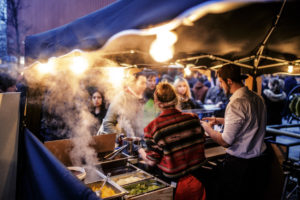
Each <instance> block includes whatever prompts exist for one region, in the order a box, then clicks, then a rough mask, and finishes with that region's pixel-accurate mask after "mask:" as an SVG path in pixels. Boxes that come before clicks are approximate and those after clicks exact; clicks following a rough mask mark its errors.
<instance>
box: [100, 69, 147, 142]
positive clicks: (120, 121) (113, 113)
mask: <svg viewBox="0 0 300 200" xmlns="http://www.w3.org/2000/svg"><path fill="white" fill-rule="evenodd" d="M146 87H147V78H146V75H145V73H143V72H141V71H137V72H136V71H134V70H133V69H132V70H131V71H130V72H129V75H128V77H127V79H126V83H125V85H124V89H123V90H122V91H121V92H120V94H119V95H117V96H116V97H115V98H114V100H113V101H112V102H111V104H110V106H109V108H108V110H107V113H106V116H105V118H104V119H103V122H102V126H101V130H100V131H101V132H102V133H103V134H110V133H117V134H118V135H120V134H124V135H125V136H126V137H129V138H135V137H139V138H140V137H143V134H144V132H143V113H144V104H145V100H144V96H143V94H144V91H145V89H146Z"/></svg>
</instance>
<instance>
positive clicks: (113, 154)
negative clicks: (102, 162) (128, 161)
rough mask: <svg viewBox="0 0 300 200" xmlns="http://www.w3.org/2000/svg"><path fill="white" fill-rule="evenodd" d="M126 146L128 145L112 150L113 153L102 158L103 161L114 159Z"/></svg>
mask: <svg viewBox="0 0 300 200" xmlns="http://www.w3.org/2000/svg"><path fill="white" fill-rule="evenodd" d="M127 146H128V144H126V145H124V146H122V147H120V148H119V149H116V150H114V151H113V152H111V153H109V154H107V155H106V156H104V159H107V160H112V159H113V158H114V157H116V155H118V154H119V153H120V152H121V151H123V150H124V149H125V148H126V147H127Z"/></svg>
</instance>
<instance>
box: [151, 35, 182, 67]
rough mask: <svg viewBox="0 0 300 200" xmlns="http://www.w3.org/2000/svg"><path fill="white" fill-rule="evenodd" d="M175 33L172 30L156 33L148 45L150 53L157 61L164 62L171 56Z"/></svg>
mask: <svg viewBox="0 0 300 200" xmlns="http://www.w3.org/2000/svg"><path fill="white" fill-rule="evenodd" d="M176 41H177V35H176V34H175V33H173V32H170V31H167V32H161V33H158V34H157V37H156V40H154V41H153V42H152V44H151V46H150V55H151V56H152V57H153V59H154V60H156V61H158V62H165V61H167V60H170V59H172V58H173V54H174V47H173V45H174V44H175V42H176Z"/></svg>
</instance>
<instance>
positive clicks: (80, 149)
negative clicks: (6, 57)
mask: <svg viewBox="0 0 300 200" xmlns="http://www.w3.org/2000/svg"><path fill="white" fill-rule="evenodd" d="M92 55H93V54H92ZM76 56H78V55H75V57H74V55H72V56H69V57H68V56H66V57H65V58H61V59H52V60H50V61H49V62H48V63H44V64H41V63H35V64H34V65H32V66H31V67H30V68H28V69H26V71H25V73H24V75H25V78H26V80H27V82H28V85H29V87H30V88H31V89H33V90H39V91H42V92H41V95H40V98H43V111H44V115H43V119H42V123H43V124H44V128H45V129H47V128H48V130H54V131H52V132H51V134H55V136H56V137H58V138H59V137H61V136H65V137H67V138H72V139H73V140H72V141H73V145H74V148H73V149H72V150H71V152H70V158H71V161H72V165H76V166H82V165H86V166H90V168H91V167H92V166H94V165H95V164H96V163H97V162H98V158H97V153H96V152H95V150H94V149H93V148H92V147H91V146H90V145H91V144H93V137H92V135H95V134H96V133H92V132H91V127H92V126H93V125H94V124H96V123H97V121H96V120H97V119H95V118H94V116H93V115H92V114H91V112H90V94H89V93H88V90H87V88H88V87H90V86H93V87H97V88H99V90H100V91H102V93H103V95H104V98H105V100H106V102H112V100H113V99H114V98H115V96H116V95H117V94H119V93H120V92H121V91H122V90H123V84H122V83H123V80H122V76H123V73H124V72H123V68H121V67H120V68H116V66H118V65H117V64H116V63H113V62H112V61H110V60H107V59H104V58H101V57H100V56H99V55H97V57H96V58H95V57H93V58H92V57H88V58H87V57H82V56H81V55H79V56H81V57H76ZM85 59H89V60H85ZM91 60H92V61H93V62H90V61H91ZM77 61H78V62H77ZM96 63H98V64H99V63H101V64H102V65H101V66H93V65H95V64H96ZM87 64H89V69H85V70H83V71H80V70H76V72H78V73H73V72H74V71H72V69H74V68H76V69H82V68H81V67H83V68H86V66H87ZM74 66H75V67H74ZM91 66H92V67H91ZM110 67H113V68H110ZM79 72H80V73H79ZM116 74H117V75H119V77H118V79H113V78H112V77H113V76H114V75H116ZM31 103H33V102H31ZM128 106H129V104H128ZM116 109H119V110H120V111H121V110H122V108H116ZM126 120H129V119H128V118H126V117H125V118H124V119H123V120H121V124H122V127H123V128H124V127H126V129H127V131H129V132H130V134H134V133H133V131H132V128H131V127H128V126H127V124H129V123H128V121H126ZM130 129H131V130H130ZM91 171H92V170H91Z"/></svg>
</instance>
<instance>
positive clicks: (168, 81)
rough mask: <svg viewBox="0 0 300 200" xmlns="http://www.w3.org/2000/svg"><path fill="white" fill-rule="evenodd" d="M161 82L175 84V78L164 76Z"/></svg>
mask: <svg viewBox="0 0 300 200" xmlns="http://www.w3.org/2000/svg"><path fill="white" fill-rule="evenodd" d="M160 82H167V83H171V84H172V83H173V82H174V78H173V77H171V76H170V75H169V74H164V75H162V77H161V81H160Z"/></svg>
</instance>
